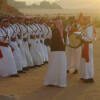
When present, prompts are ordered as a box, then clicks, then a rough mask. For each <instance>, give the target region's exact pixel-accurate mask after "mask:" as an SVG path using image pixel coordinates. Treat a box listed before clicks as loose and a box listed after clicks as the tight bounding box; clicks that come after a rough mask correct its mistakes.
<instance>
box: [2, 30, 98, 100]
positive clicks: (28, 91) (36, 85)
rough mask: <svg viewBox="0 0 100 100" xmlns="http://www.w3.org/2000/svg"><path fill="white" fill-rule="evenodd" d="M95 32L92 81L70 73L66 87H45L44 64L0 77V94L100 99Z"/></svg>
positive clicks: (35, 99) (24, 99) (23, 99)
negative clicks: (87, 81) (84, 80)
mask: <svg viewBox="0 0 100 100" xmlns="http://www.w3.org/2000/svg"><path fill="white" fill-rule="evenodd" d="M97 32H98V33H97V41H96V42H94V65H95V82H94V83H83V82H82V81H81V80H80V76H79V74H76V75H73V74H72V73H70V74H68V77H67V80H68V86H67V87H66V88H59V87H45V86H44V85H43V82H44V79H45V74H46V72H47V64H46V65H44V66H42V67H37V68H34V69H30V70H29V71H27V72H26V73H25V74H20V77H18V78H11V77H9V78H0V95H7V96H9V95H13V96H15V97H16V98H17V99H18V100H100V33H99V32H100V31H99V30H97ZM0 100H15V99H1V98H0Z"/></svg>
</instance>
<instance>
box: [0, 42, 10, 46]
mask: <svg viewBox="0 0 100 100" xmlns="http://www.w3.org/2000/svg"><path fill="white" fill-rule="evenodd" d="M0 46H3V47H8V46H9V43H4V42H0Z"/></svg>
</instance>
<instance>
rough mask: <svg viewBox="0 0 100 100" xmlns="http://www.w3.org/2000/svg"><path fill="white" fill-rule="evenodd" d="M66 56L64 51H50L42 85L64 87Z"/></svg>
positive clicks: (65, 84)
mask: <svg viewBox="0 0 100 100" xmlns="http://www.w3.org/2000/svg"><path fill="white" fill-rule="evenodd" d="M66 76H67V75H66V56H65V52H64V51H55V52H51V53H50V55H49V63H48V72H47V74H46V78H45V81H44V85H46V86H47V85H55V86H60V87H66V86H67V83H66Z"/></svg>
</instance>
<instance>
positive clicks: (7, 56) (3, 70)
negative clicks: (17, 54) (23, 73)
mask: <svg viewBox="0 0 100 100" xmlns="http://www.w3.org/2000/svg"><path fill="white" fill-rule="evenodd" d="M4 35H5V32H4V31H2V32H0V36H4ZM0 40H2V37H0ZM0 50H1V52H2V55H3V58H1V59H0V76H2V77H7V76H10V75H15V74H17V69H16V64H15V60H14V56H13V54H12V51H11V48H10V47H3V46H0Z"/></svg>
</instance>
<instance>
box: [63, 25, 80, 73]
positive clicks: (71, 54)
mask: <svg viewBox="0 0 100 100" xmlns="http://www.w3.org/2000/svg"><path fill="white" fill-rule="evenodd" d="M71 27H73V25H71V24H68V25H67V26H66V29H65V31H66V33H67V37H66V44H67V45H69V43H70V41H69V35H68V34H69V32H70V31H71ZM66 51H67V67H68V69H67V72H69V70H70V69H71V68H74V72H73V74H77V73H78V70H79V67H80V59H81V47H78V48H71V47H69V46H67V50H66Z"/></svg>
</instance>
